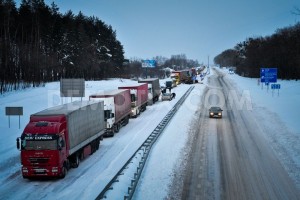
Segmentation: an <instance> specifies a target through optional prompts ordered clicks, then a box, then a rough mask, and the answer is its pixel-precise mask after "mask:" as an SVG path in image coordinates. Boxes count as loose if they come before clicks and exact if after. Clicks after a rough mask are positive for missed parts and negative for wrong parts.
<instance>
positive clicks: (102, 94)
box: [90, 89, 128, 98]
mask: <svg viewBox="0 0 300 200" xmlns="http://www.w3.org/2000/svg"><path fill="white" fill-rule="evenodd" d="M126 90H128V89H116V90H105V91H103V92H99V93H96V94H91V95H90V98H96V97H111V96H115V95H116V94H120V93H121V92H124V91H126Z"/></svg>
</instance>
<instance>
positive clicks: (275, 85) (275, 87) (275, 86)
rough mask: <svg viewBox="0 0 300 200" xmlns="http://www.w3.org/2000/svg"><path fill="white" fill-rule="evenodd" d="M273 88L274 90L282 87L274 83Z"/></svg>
mask: <svg viewBox="0 0 300 200" xmlns="http://www.w3.org/2000/svg"><path fill="white" fill-rule="evenodd" d="M271 89H272V90H279V89H280V84H272V85H271Z"/></svg>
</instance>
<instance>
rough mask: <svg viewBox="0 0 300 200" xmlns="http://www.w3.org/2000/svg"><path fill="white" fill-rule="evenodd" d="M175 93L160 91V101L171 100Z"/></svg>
mask: <svg viewBox="0 0 300 200" xmlns="http://www.w3.org/2000/svg"><path fill="white" fill-rule="evenodd" d="M175 95H176V94H175V93H162V96H161V100H162V101H166V100H168V101H171V100H172V99H173V98H175Z"/></svg>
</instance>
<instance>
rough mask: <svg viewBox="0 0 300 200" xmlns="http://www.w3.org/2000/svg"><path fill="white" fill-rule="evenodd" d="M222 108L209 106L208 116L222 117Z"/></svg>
mask: <svg viewBox="0 0 300 200" xmlns="http://www.w3.org/2000/svg"><path fill="white" fill-rule="evenodd" d="M222 111H223V110H222V109H221V108H220V107H211V108H210V109H209V117H210V118H212V117H218V118H222Z"/></svg>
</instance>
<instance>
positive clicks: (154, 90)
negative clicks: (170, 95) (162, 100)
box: [138, 78, 161, 105]
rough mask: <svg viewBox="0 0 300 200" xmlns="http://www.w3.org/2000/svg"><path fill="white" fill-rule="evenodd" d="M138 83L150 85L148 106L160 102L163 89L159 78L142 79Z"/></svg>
mask: <svg viewBox="0 0 300 200" xmlns="http://www.w3.org/2000/svg"><path fill="white" fill-rule="evenodd" d="M138 82H139V83H147V84H148V105H152V104H154V103H155V102H157V101H158V100H159V96H160V94H161V88H160V84H159V79H158V78H148V79H140V80H139V81H138Z"/></svg>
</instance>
